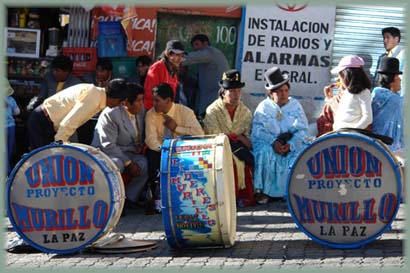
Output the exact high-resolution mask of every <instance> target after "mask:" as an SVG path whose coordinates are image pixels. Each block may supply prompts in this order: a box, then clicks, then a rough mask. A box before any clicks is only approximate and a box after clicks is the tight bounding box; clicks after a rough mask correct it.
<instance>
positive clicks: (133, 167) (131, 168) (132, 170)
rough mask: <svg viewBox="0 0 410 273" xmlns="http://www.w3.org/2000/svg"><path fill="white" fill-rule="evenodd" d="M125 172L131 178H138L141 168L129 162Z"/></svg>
mask: <svg viewBox="0 0 410 273" xmlns="http://www.w3.org/2000/svg"><path fill="white" fill-rule="evenodd" d="M127 171H128V172H129V174H130V175H131V176H133V177H135V176H140V175H141V168H140V166H139V165H138V164H137V163H135V162H131V163H130V164H129V165H128V166H127Z"/></svg>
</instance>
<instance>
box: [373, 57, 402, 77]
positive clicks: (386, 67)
mask: <svg viewBox="0 0 410 273" xmlns="http://www.w3.org/2000/svg"><path fill="white" fill-rule="evenodd" d="M399 66H400V62H399V60H398V59H397V58H393V57H383V58H382V59H381V60H380V65H379V69H378V70H377V73H380V74H393V75H395V74H403V72H402V71H400V70H399Z"/></svg>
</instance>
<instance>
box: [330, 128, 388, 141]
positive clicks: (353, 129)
mask: <svg viewBox="0 0 410 273" xmlns="http://www.w3.org/2000/svg"><path fill="white" fill-rule="evenodd" d="M338 131H339V132H343V131H356V132H358V133H361V134H363V135H366V136H369V137H372V138H376V139H378V140H381V141H382V142H383V143H385V144H387V145H392V144H393V139H392V138H391V137H389V136H385V135H379V134H376V133H373V132H371V131H367V130H365V129H359V128H341V129H339V130H338Z"/></svg>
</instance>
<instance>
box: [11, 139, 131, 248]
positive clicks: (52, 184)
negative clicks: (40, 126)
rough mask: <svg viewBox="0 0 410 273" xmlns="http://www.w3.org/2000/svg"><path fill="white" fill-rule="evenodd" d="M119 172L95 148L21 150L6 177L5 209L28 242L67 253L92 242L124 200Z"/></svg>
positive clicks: (109, 227)
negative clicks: (23, 153)
mask: <svg viewBox="0 0 410 273" xmlns="http://www.w3.org/2000/svg"><path fill="white" fill-rule="evenodd" d="M124 199H125V193H124V186H123V182H122V178H121V175H120V173H119V171H118V168H116V166H115V164H114V163H113V162H112V161H111V159H110V158H109V157H108V156H106V155H105V154H104V153H102V152H101V151H100V150H98V149H96V148H94V147H91V146H87V145H83V144H77V143H71V144H50V145H48V146H44V147H41V148H38V149H36V150H33V151H32V152H30V153H29V154H27V155H25V156H24V157H23V158H22V159H21V160H20V161H19V162H18V164H17V165H16V167H15V168H14V169H13V171H12V173H11V175H10V176H9V178H8V180H7V212H8V216H9V218H10V221H11V224H12V225H13V227H14V229H15V231H16V232H17V233H18V234H19V235H20V236H21V237H22V238H23V239H24V241H26V242H27V243H28V244H30V245H31V246H33V247H35V248H37V249H39V250H41V251H43V252H47V253H57V254H67V253H74V252H77V251H80V250H82V249H83V248H85V247H88V246H92V245H94V244H96V243H97V242H98V241H99V240H100V239H102V238H103V237H105V235H107V234H108V233H109V232H110V231H111V230H112V229H113V228H114V227H115V226H116V224H117V222H118V220H119V218H120V216H121V211H122V209H123V206H124Z"/></svg>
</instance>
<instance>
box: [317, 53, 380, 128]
mask: <svg viewBox="0 0 410 273" xmlns="http://www.w3.org/2000/svg"><path fill="white" fill-rule="evenodd" d="M363 65H364V61H363V59H362V58H360V57H359V56H356V55H349V56H345V57H343V58H342V59H341V60H340V62H339V64H338V66H337V67H335V68H333V69H332V70H331V73H334V74H338V75H339V79H340V82H341V84H342V86H343V89H345V91H344V92H343V94H342V95H341V97H340V100H339V102H338V103H334V105H332V109H333V111H334V123H333V130H338V129H341V128H359V129H368V130H370V128H371V124H372V121H373V114H372V108H371V94H370V90H369V89H370V88H371V82H370V79H369V77H368V76H367V75H366V72H365V71H364V70H363ZM325 96H326V101H327V102H328V101H330V100H332V98H333V92H325Z"/></svg>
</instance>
